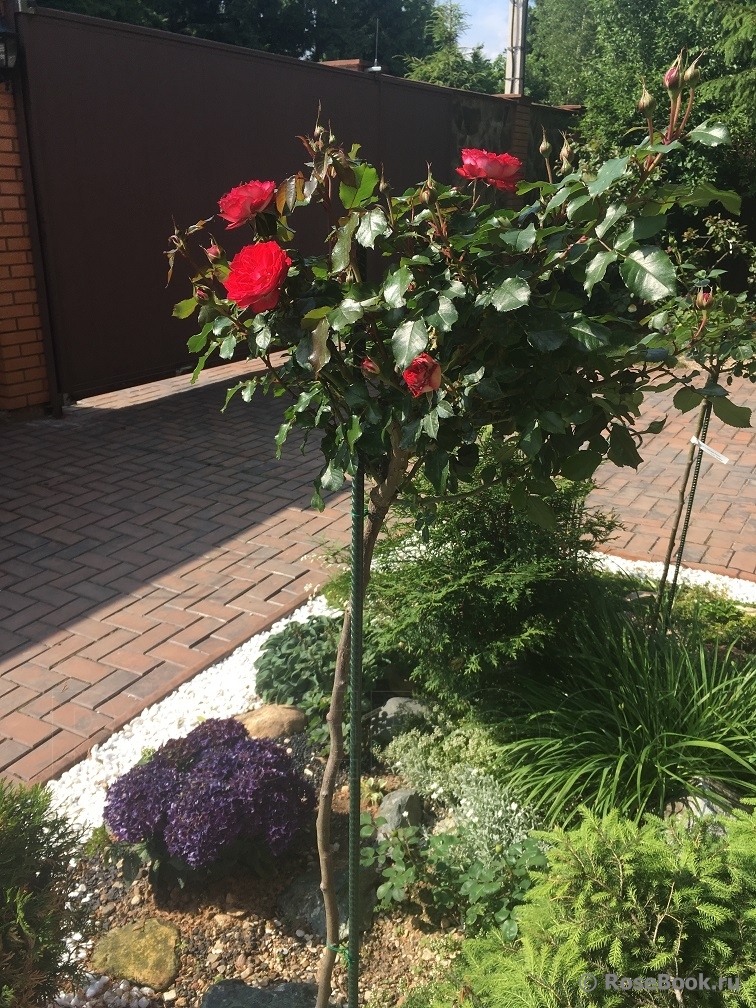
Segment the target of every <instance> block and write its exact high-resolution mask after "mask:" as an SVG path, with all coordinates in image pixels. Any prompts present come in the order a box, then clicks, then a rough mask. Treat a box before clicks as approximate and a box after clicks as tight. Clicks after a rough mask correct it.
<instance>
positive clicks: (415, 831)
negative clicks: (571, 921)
mask: <svg viewBox="0 0 756 1008" xmlns="http://www.w3.org/2000/svg"><path fill="white" fill-rule="evenodd" d="M383 822H384V820H382V819H378V820H376V824H377V825H381V824H382V823H383ZM373 826H374V824H373V821H372V819H371V817H370V815H369V814H368V813H365V814H364V815H363V817H362V835H363V836H372V833H373ZM460 843H461V842H460V839H459V837H458V836H456V835H455V834H451V833H437V834H427V833H426V832H425V831H423V830H422V829H421V828H420V827H418V826H405V827H400V828H399V829H397V830H393V831H392V832H391V833H389V835H388V836H387V837H385V838H384V839H380V840H378V841H377V842H376V843H375V844H374V845H372V846H368V847H364V848H363V849H362V864H363V865H365V866H371V867H374V868H375V869H377V870H378V871H380V873H381V877H382V878H383V880H384V881H383V882H381V884H380V885H379V886H378V891H377V895H378V901H379V905H380V906H382V907H384V908H388V907H390V906H391V904H392V903H405V902H409V903H410V904H413V905H414V906H415V907H417V908H418V909H419V910H420V912H421V913H422V914H423V915H425V916H426V918H427V919H428V920H430V921H432V922H434V923H438V921H439V920H440V919H441V918H444V917H445V918H447V919H448V920H457V922H458V923H459V924H460V925H461V926H463V927H464V928H465V929H466V930H468V931H470V932H475V931H479V930H481V929H483V928H490V927H494V926H500V927H502V928H503V929H504V930H505V932H506V933H507V934H508V935H509V936H510V938H514V936H515V935H516V934H517V925H516V924H515V922H514V918H513V913H512V911H513V908H514V907H515V906H516V905H517V904H518V903H520V902H522V899H523V897H524V895H525V893H526V892H527V890H528V888H529V887H530V884H531V881H530V871H531V870H533V869H534V868H538V867H541V866H542V865H543V864H545V860H544V857H543V854H542V853H541V850H540V847H539V845H538V843H537V842H536V841H535V840H532V839H528V838H525V839H522V840H520V841H518V842H517V843H513V844H510V845H509V846H508V847H507V848H499V849H498V850H497V851H495V852H494V851H492V852H491V853H490V854H489V856H488V857H487V858H486V860H485V861H482V860H480V859H473V860H469V859H467V858H465V857H464V855H463V854H462V852H461V850H460Z"/></svg>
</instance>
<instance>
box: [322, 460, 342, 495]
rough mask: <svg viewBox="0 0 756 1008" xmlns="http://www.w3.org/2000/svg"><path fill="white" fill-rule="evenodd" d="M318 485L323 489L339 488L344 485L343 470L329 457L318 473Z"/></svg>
mask: <svg viewBox="0 0 756 1008" xmlns="http://www.w3.org/2000/svg"><path fill="white" fill-rule="evenodd" d="M320 485H321V487H322V488H323V490H331V491H335V490H340V489H341V488H342V487H343V485H344V470H343V469H342V467H341V466H340V465H339V464H338V463H336V462H335V461H334V459H331V461H330V462H329V463H328V465H327V466H326V467H325V469H324V470H323V472H322V473H321V474H320Z"/></svg>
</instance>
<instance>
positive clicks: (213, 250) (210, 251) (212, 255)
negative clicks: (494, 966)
mask: <svg viewBox="0 0 756 1008" xmlns="http://www.w3.org/2000/svg"><path fill="white" fill-rule="evenodd" d="M205 255H206V256H207V258H208V259H209V260H210V262H213V261H214V260H215V259H220V257H221V250H220V249H219V248H218V246H217V245H211V246H210V247H209V248H206V249H205Z"/></svg>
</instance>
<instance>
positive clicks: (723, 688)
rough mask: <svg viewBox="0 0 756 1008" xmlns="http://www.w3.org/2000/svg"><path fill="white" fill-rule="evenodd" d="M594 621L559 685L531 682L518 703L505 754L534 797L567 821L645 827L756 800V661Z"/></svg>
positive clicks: (606, 618) (601, 616) (562, 660)
mask: <svg viewBox="0 0 756 1008" xmlns="http://www.w3.org/2000/svg"><path fill="white" fill-rule="evenodd" d="M594 616H595V626H594V628H593V629H591V628H589V627H587V626H585V627H584V628H583V629H582V631H581V632H580V633H579V634H578V636H577V639H576V640H575V642H574V644H573V645H572V646H567V647H565V648H564V649H563V650H562V651H560V652H558V653H556V654H555V656H554V659H553V661H552V666H551V675H550V676H542V677H532V676H531V677H529V676H527V675H522V676H520V678H519V679H518V681H517V684H516V686H512V693H513V694H515V695H514V697H512V696H509V697H507V699H506V702H507V703H508V704H509V709H510V710H511V712H512V717H511V722H510V728H511V730H512V732H513V734H514V739H513V740H512V741H509V742H504V743H503V744H502V747H501V748H502V755H503V756H504V757H505V758H506V759H507V760H509V761H510V766H511V768H512V769H511V771H510V776H509V779H510V780H511V782H512V786H513V787H514V788H515V789H516V790H517V791H518V792H519V793H520V794H521V795H522V796H523V798H524V800H525V801H526V802H529V803H531V804H533V805H534V806H535V807H536V808H537V809H538V810H539V811H540V812H541V813H542V814H543V816H544V817H545V819H546V821H549V822H555V821H556V822H562V823H565V822H568V821H569V820H570V818H571V817H572V816H573V815H574V814H575V810H576V807H577V806H578V805H579V804H581V803H582V804H586V805H588V806H589V807H590V808H591V809H592V810H593V811H595V812H598V813H599V814H602V813H606V812H608V811H609V810H610V809H611V808H613V807H616V808H618V809H619V810H620V811H622V812H624V813H626V814H628V815H630V816H632V817H634V818H636V819H640V817H641V815H642V814H643V812H644V811H650V812H655V813H661V812H662V810H663V809H664V808H665V805H666V804H667V802H669V801H671V800H675V799H678V798H681V797H684V796H686V795H701V796H706V797H709V798H710V799H711V800H712V801H714V802H715V803H716V804H719V805H727V802H726V800H725V798H724V797H723V795H727V794H728V791H729V790H730V789H733V790H734V791H735V792H736V793H741V794H742V793H754V792H756V762H755V760H754V758H755V756H756V658H752V659H749V660H744V661H739V660H736V659H735V657H734V656H733V654H732V649H730V650H727V651H725V652H724V653H723V652H722V650H721V649H718V648H715V647H708V648H707V647H705V646H704V645H703V644H700V643H699V644H698V646H694V645H693V644H692V643H691V641H690V640H689V639H683V638H679V637H677V636H674V635H672V634H663V633H656V634H653V633H650V632H648V631H647V630H646V628H645V627H643V626H641V625H636V624H634V623H633V622H631V621H630V620H629V619H628V618H627V617H625V616H623V615H622V614H621V613H617V612H614V611H612V610H611V609H610V608H604V609H603V610H597V611H596V613H595V614H594Z"/></svg>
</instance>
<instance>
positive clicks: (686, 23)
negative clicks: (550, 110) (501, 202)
mask: <svg viewBox="0 0 756 1008" xmlns="http://www.w3.org/2000/svg"><path fill="white" fill-rule="evenodd" d="M755 22H756V13H755V12H754V9H753V7H752V5H751V4H750V3H746V2H740V0H535V5H534V7H533V11H532V16H531V18H530V22H529V46H530V57H529V64H528V66H527V70H526V73H527V86H528V90H529V92H530V93H531V94H532V95H533V97H535V98H536V99H538V100H540V101H546V102H549V103H552V104H562V103H575V104H580V105H583V106H584V108H585V113H584V115H583V118H582V121H581V124H580V127H579V131H580V133H581V134H582V135H583V137H586V138H587V137H590V138H591V145H592V147H593V149H594V151H595V152H596V153H598V154H600V155H605V154H606V153H607V152H608V151H609V150H611V148H613V147H619V146H622V145H624V144H625V143H626V142H627V140H628V139H631V140H633V141H635V142H638V140H640V133H639V132H638V126H637V113H636V107H635V106H636V102H637V100H638V97H639V95H640V87H641V85H640V79H641V78H645V80H646V82H647V84H648V87H649V89H650V91H651V92H652V93H653V94H654V97H655V98H656V99H657V101H659V100H661V98H662V97H664V93H663V88H662V84H661V81H662V77H663V74H664V72H665V71H666V69H667V68H668V67H669V65H670V62H671V60H670V54H671V53H678V52H680V50H682V49H687V50H689V51H690V52H692V53H697V52H700V50H701V49H704V48H705V49H706V55H705V56H704V58H703V60H702V61H701V64H700V65H701V67H702V84H701V87H700V89H699V91H698V93H697V101H696V104H697V109H698V114H699V115H702V116H705V115H711V114H713V112H714V110H715V109H716V111H717V115H718V117H720V118H722V119H723V120H724V121H726V122H727V124H728V125H729V127H730V129H731V132H732V134H733V138H734V147H732V148H729V149H725V148H724V147H720V148H717V149H712V150H709V151H706V152H702V151H700V150H696V151H695V152H690V153H689V154H687V155H686V158H685V160H684V161H682V162H681V163H680V165H679V166H678V167H677V168H676V172H677V176H678V177H679V178H681V179H682V178H693V177H695V178H696V179H698V180H699V181H700V180H701V179H706V180H708V181H710V182H713V183H714V184H716V185H719V186H722V187H724V188H733V187H735V188H738V189H739V190H740V191H741V192H742V193H743V194H744V195H749V194H750V195H756V183H755V182H754V171H753V168H754V158H753V155H752V153H751V152H752V151H753V146H754V141H755V140H756V127H754V125H753V124H754V122H755V121H756V87H755V86H754V85H756V60H755V58H754V23H755ZM633 129H635V130H636V132H635V133H632V132H630V131H631V130H633ZM628 134H629V136H628Z"/></svg>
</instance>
